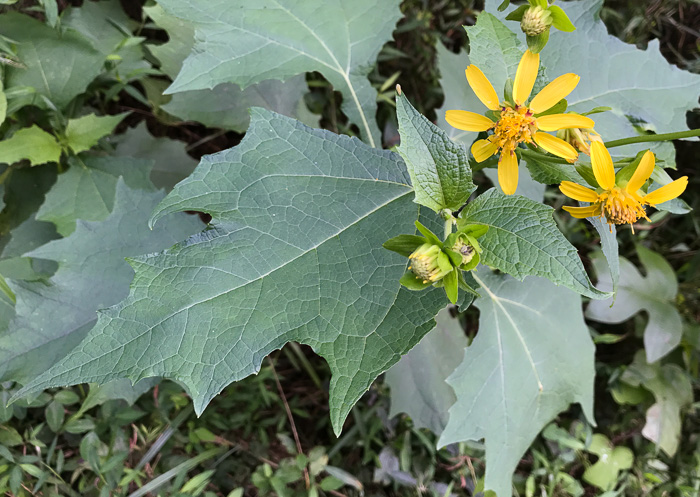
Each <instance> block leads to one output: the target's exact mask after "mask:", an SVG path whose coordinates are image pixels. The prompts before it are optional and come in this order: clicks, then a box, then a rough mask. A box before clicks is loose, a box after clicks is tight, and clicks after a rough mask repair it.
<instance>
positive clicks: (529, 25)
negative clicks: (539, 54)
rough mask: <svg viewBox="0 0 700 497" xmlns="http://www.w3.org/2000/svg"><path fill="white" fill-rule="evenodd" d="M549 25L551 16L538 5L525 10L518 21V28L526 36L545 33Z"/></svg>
mask: <svg viewBox="0 0 700 497" xmlns="http://www.w3.org/2000/svg"><path fill="white" fill-rule="evenodd" d="M551 25H552V15H551V14H550V13H549V11H548V10H546V9H543V8H542V7H540V6H539V5H538V6H537V7H530V8H529V9H527V10H526V11H525V14H523V18H522V19H521V20H520V28H521V29H522V30H523V32H524V33H525V34H526V35H528V36H537V35H540V34H542V33H544V32H545V31H547V30H548V29H549V27H550V26H551Z"/></svg>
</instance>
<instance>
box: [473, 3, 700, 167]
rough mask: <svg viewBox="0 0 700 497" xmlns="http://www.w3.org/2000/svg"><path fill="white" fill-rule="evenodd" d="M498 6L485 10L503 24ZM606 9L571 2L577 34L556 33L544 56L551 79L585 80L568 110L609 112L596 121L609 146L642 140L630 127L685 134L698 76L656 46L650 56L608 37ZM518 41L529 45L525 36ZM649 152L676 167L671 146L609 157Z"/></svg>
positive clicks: (619, 150)
mask: <svg viewBox="0 0 700 497" xmlns="http://www.w3.org/2000/svg"><path fill="white" fill-rule="evenodd" d="M497 3H498V2H496V1H495V0H492V1H487V2H486V9H487V10H488V11H490V12H492V13H493V14H494V15H495V16H496V17H500V18H501V19H504V18H505V16H506V15H507V14H508V12H503V13H499V12H497V9H496V7H497V5H496V4H497ZM602 5H603V0H585V1H576V2H568V3H567V4H566V6H565V10H566V13H567V14H568V16H569V17H570V19H571V21H572V22H573V23H574V25H575V26H576V31H573V32H571V33H564V32H561V31H557V30H552V32H551V36H550V39H549V43H548V44H547V47H546V48H545V49H544V50H543V51H542V54H541V56H542V64H543V65H544V66H546V68H547V74H548V75H549V76H550V77H551V78H554V77H556V76H559V75H560V74H565V73H569V72H573V73H576V74H579V75H580V76H581V81H580V83H579V84H578V86H577V87H576V90H574V92H572V93H571V95H570V96H569V97H567V101H568V104H569V109H568V110H570V111H573V112H586V111H588V110H590V109H592V108H594V107H599V106H607V107H611V108H612V111H610V112H605V113H602V114H596V115H594V116H592V118H593V119H594V120H595V122H596V130H597V131H598V132H599V133H600V134H601V135H602V136H603V138H604V139H605V140H614V139H617V138H623V137H625V136H634V135H636V134H638V132H637V131H636V130H635V128H634V126H633V125H632V121H635V122H640V123H642V124H643V125H644V123H646V127H647V128H650V129H652V130H653V131H655V132H657V133H667V132H671V131H678V130H682V129H687V123H686V117H685V116H686V112H688V111H690V110H692V109H693V107H695V106H697V102H698V94H699V93H700V91H698V88H700V75H698V74H692V73H690V72H687V71H683V70H681V69H678V68H677V67H675V66H673V65H672V64H670V63H669V62H667V61H666V59H665V58H664V57H663V56H662V55H661V52H660V51H659V41H658V40H651V41H650V42H649V45H648V47H647V49H646V50H639V49H638V48H637V47H635V46H634V45H630V44H627V43H624V42H623V41H621V40H620V39H618V38H616V37H614V36H612V35H609V34H608V33H607V29H606V27H605V24H603V22H602V21H601V20H600V16H599V15H598V14H599V12H600V9H601V7H602ZM506 23H507V24H510V25H513V23H510V22H509V21H506ZM518 37H519V38H520V39H521V40H522V41H524V39H525V36H524V34H522V33H518ZM496 56H497V54H496ZM647 148H651V149H652V150H653V151H654V152H655V153H656V154H657V156H659V157H662V158H665V159H667V160H669V161H670V163H671V164H673V160H674V157H675V151H674V148H673V145H672V144H671V143H641V144H633V145H626V146H623V147H616V148H614V149H611V153H612V154H613V155H614V156H616V157H618V156H620V157H621V156H627V157H634V155H635V154H636V153H637V152H638V151H640V150H645V149H647Z"/></svg>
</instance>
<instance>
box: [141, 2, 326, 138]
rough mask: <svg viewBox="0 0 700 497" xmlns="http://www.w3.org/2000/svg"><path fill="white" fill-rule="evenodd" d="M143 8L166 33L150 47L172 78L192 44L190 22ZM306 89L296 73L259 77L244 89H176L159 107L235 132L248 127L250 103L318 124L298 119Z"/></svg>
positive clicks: (315, 123) (232, 86) (156, 7)
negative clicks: (281, 77) (285, 76)
mask: <svg viewBox="0 0 700 497" xmlns="http://www.w3.org/2000/svg"><path fill="white" fill-rule="evenodd" d="M144 11H145V12H146V13H147V14H148V16H149V17H151V18H152V19H153V20H154V21H155V23H156V24H157V25H158V26H159V27H161V28H163V29H164V30H165V31H166V32H167V33H168V36H169V38H170V39H169V41H168V42H167V43H163V44H162V45H157V46H153V47H151V51H152V52H153V55H155V56H156V57H157V58H158V60H159V61H160V63H161V69H162V70H163V72H165V73H166V74H167V75H168V76H170V77H171V78H173V79H175V77H176V76H177V74H178V72H180V69H181V68H182V63H183V61H184V60H185V58H186V57H187V55H188V54H189V53H190V52H191V51H192V48H193V47H194V40H195V38H194V35H195V30H194V26H193V25H192V23H190V22H188V21H187V20H183V19H178V18H177V17H174V16H172V15H170V14H168V13H167V12H165V11H164V10H163V8H162V7H160V6H159V5H154V6H152V7H145V8H144ZM306 93H308V86H307V85H306V77H305V75H304V74H300V75H298V76H294V77H292V78H289V79H288V80H287V81H285V82H282V81H278V80H266V81H261V82H260V83H258V84H255V85H251V86H248V87H247V88H246V89H245V90H241V88H240V86H238V85H235V84H232V83H222V84H219V85H217V86H215V87H214V88H213V89H210V90H192V91H183V92H178V93H175V94H173V95H171V96H170V97H169V101H168V102H167V103H166V104H165V105H163V106H162V108H163V110H165V111H166V112H168V113H170V114H172V115H173V116H177V117H179V118H180V119H185V120H188V121H198V122H200V123H202V124H204V125H206V126H209V127H212V128H224V129H232V130H234V131H238V132H244V131H245V130H246V129H247V128H248V123H249V122H250V114H249V113H248V109H249V108H250V107H264V108H266V109H270V110H274V111H275V112H277V113H279V114H284V115H285V116H289V117H295V118H297V119H299V120H301V121H302V122H304V124H307V125H309V126H315V127H318V118H315V119H310V120H309V121H306V120H304V119H302V117H304V116H306V115H312V114H311V113H310V112H308V111H306V104H305V103H304V99H303V97H304V95H305V94H306Z"/></svg>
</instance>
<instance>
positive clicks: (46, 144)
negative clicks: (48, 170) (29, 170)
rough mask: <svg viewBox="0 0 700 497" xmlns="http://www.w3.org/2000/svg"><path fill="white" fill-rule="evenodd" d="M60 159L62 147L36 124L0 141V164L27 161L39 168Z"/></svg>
mask: <svg viewBox="0 0 700 497" xmlns="http://www.w3.org/2000/svg"><path fill="white" fill-rule="evenodd" d="M60 158H61V145H59V144H58V142H57V141H56V138H54V137H53V135H51V134H49V133H47V132H46V131H44V130H43V129H41V128H40V127H39V126H37V125H36V124H34V125H32V126H31V127H29V128H21V129H18V130H17V131H16V132H15V134H13V135H12V136H11V137H9V138H7V139H6V140H2V141H0V163H5V164H14V163H15V162H19V161H21V160H23V159H26V160H28V161H29V165H31V166H38V165H41V164H45V163H47V162H58V161H59V159H60Z"/></svg>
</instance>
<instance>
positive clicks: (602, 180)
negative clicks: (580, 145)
mask: <svg viewBox="0 0 700 497" xmlns="http://www.w3.org/2000/svg"><path fill="white" fill-rule="evenodd" d="M591 163H592V164H593V175H594V176H595V179H596V181H597V182H598V184H599V185H600V187H601V188H602V189H603V190H612V189H613V187H614V186H615V167H613V161H612V157H610V152H608V149H607V148H605V145H603V142H599V141H592V142H591Z"/></svg>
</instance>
